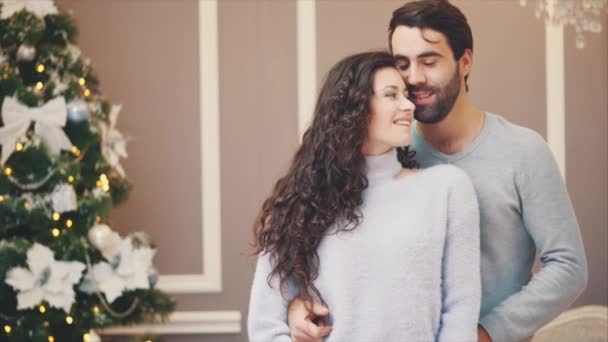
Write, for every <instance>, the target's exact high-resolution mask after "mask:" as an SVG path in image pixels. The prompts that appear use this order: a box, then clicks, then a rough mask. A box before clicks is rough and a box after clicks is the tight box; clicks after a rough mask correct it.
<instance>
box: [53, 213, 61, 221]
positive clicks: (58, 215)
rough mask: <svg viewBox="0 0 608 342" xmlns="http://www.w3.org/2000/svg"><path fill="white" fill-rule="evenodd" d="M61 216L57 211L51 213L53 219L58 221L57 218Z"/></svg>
mask: <svg viewBox="0 0 608 342" xmlns="http://www.w3.org/2000/svg"><path fill="white" fill-rule="evenodd" d="M60 218H61V215H60V214H59V213H57V212H55V213H53V221H59V219H60Z"/></svg>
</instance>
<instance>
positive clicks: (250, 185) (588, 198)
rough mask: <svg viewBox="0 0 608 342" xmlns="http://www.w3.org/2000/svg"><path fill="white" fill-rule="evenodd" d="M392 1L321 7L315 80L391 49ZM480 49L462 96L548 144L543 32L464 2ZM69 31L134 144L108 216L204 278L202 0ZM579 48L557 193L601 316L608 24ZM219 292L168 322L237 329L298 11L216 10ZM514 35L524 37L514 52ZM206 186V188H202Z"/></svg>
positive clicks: (278, 165)
mask: <svg viewBox="0 0 608 342" xmlns="http://www.w3.org/2000/svg"><path fill="white" fill-rule="evenodd" d="M401 3H402V1H362V0H350V1H349V0H333V1H318V2H317V5H316V15H317V25H316V32H317V41H316V44H317V62H318V63H317V70H313V71H312V72H315V73H316V75H317V79H318V82H319V83H320V82H321V80H322V76H323V75H324V74H325V72H326V71H327V69H328V68H329V67H330V66H331V65H332V64H333V63H334V62H336V61H337V59H338V58H340V57H342V56H345V55H347V54H349V53H352V52H357V51H361V50H366V49H377V48H384V47H385V46H386V26H387V23H388V19H389V18H390V14H391V12H392V10H393V9H395V8H397V7H398V6H399V5H400V4H401ZM455 3H457V4H458V5H461V6H462V8H463V10H464V11H465V13H466V14H467V16H468V18H469V21H470V22H471V25H472V28H473V32H474V37H475V64H474V69H473V73H472V76H471V78H470V87H471V96H472V98H473V100H474V102H475V103H476V104H477V105H478V106H479V107H480V108H482V109H485V110H490V111H493V112H496V113H500V114H502V115H504V116H506V117H507V118H509V119H510V120H512V121H514V122H516V123H519V124H522V125H525V126H528V127H531V128H533V129H535V130H536V131H538V132H539V133H541V134H543V135H546V113H545V112H546V105H545V82H544V79H545V69H544V65H545V46H544V43H545V42H544V25H543V23H541V22H540V21H538V20H537V19H536V18H534V15H533V10H532V9H531V8H530V7H528V8H521V7H519V5H518V3H519V2H518V1H488V0H467V1H465V0H460V1H455ZM59 4H60V5H61V6H62V7H63V8H65V9H72V10H73V11H74V15H75V17H76V20H77V21H78V24H79V29H80V37H79V45H80V46H81V48H82V50H83V52H84V53H85V54H86V55H88V56H90V57H91V59H92V60H93V62H94V64H95V65H96V70H97V73H98V75H99V78H100V80H101V83H102V87H103V88H102V89H103V91H104V93H105V95H107V97H108V98H109V99H111V100H112V101H113V102H116V103H122V104H123V114H122V116H121V117H120V119H119V128H121V129H122V131H124V132H125V133H126V134H128V135H130V136H132V137H133V140H132V141H131V142H130V144H129V155H130V157H129V159H128V160H126V161H125V162H124V165H125V169H126V171H127V174H128V176H129V178H130V179H131V180H132V181H133V183H134V185H135V190H134V191H133V193H132V197H131V199H130V201H129V202H128V203H127V204H126V205H125V206H124V207H122V208H119V209H116V210H115V211H114V213H113V215H112V224H113V227H114V228H115V229H116V230H119V231H121V232H126V231H132V230H140V229H142V230H146V231H147V232H149V233H150V234H151V235H152V237H153V238H154V240H155V241H156V242H157V244H158V247H159V248H158V249H159V252H158V254H157V257H156V264H157V266H158V268H159V269H160V271H161V273H164V274H166V273H200V272H201V271H204V270H202V264H201V247H200V240H201V224H202V223H201V219H200V210H201V209H200V208H201V198H202V197H201V194H200V191H199V189H200V187H201V170H200V162H201V161H200V148H201V147H200V139H201V137H200V131H199V114H200V113H199V108H200V107H199V106H200V102H199V101H200V99H199V89H200V88H199V79H198V75H199V55H198V38H199V37H198V4H197V1H196V0H180V1H169V0H129V1H123V0H105V1H92V0H87V1H82V0H80V1H77V0H61V1H59ZM604 25H605V26H604V27H605V29H604V33H602V34H601V35H595V36H591V35H589V36H588V37H589V45H588V47H587V49H585V50H582V51H580V50H576V49H574V48H573V37H572V33H571V32H570V30H569V29H568V30H566V37H565V45H566V52H565V57H566V91H567V97H566V109H567V113H566V114H567V117H566V118H567V122H566V139H567V151H566V152H567V160H566V161H567V170H568V171H567V172H568V174H567V181H568V189H569V192H570V194H571V196H572V201H573V203H574V206H575V208H576V211H577V216H578V218H579V221H580V224H581V229H582V231H583V235H584V239H585V243H586V246H587V254H588V258H589V263H590V268H591V276H590V283H589V288H588V289H587V291H586V292H585V293H584V294H583V296H582V297H581V299H580V300H579V301H578V303H577V304H590V303H594V304H608V300H607V297H606V296H607V295H606V288H607V281H606V277H607V273H606V271H605V265H606V263H607V262H608V260H607V259H608V257H607V254H606V249H607V248H606V247H607V246H606V240H607V238H608V237H607V233H606V231H607V228H608V218H607V214H606V208H607V207H608V198H607V190H606V189H607V181H606V177H607V173H608V166H607V154H608V153H607V139H606V126H607V117H608V104H607V100H606V97H607V94H608V69H607V66H606V61H607V60H608V56H607V45H608V44H607V42H608V39H607V35H606V31H608V30H607V29H606V28H608V23H606V22H604ZM218 26H219V63H220V65H219V75H220V85H219V91H220V115H221V116H220V118H221V119H220V125H221V129H220V137H221V139H220V145H221V146H220V151H221V164H220V166H221V184H220V185H221V197H222V201H221V208H222V216H221V219H222V239H223V242H222V251H223V253H222V258H223V262H222V266H223V291H222V292H221V293H219V294H186V295H177V296H176V298H177V299H178V300H179V304H178V310H180V311H183V310H191V311H209V310H240V312H241V313H242V314H243V324H242V327H243V329H242V331H243V332H244V331H245V321H246V313H247V301H248V295H249V286H250V282H251V277H252V271H253V258H251V257H250V256H249V253H250V251H251V250H250V247H249V246H248V243H249V242H250V241H251V238H252V233H251V225H252V221H253V218H254V217H255V214H256V212H257V210H258V209H259V207H260V205H261V201H262V200H263V199H264V197H265V196H266V195H267V194H268V192H269V191H270V189H271V187H272V184H273V182H274V181H275V180H276V179H277V177H278V176H279V175H280V174H281V173H282V172H283V171H284V170H285V168H286V166H287V164H288V162H289V160H290V158H291V156H292V153H293V151H294V149H295V148H296V146H297V116H296V113H297V88H296V87H297V73H296V71H297V54H296V53H297V51H296V43H297V42H296V37H297V34H296V4H295V1H294V0H284V1H283V0H282V1H279V0H266V1H262V0H255V1H254V0H228V1H226V0H221V1H219V8H218ZM521 38H524V39H521ZM203 186H204V184H203ZM201 340H204V341H226V342H228V341H245V340H246V338H245V335H244V333H242V334H239V335H226V336H221V335H208V336H181V337H177V336H171V337H169V338H167V341H170V342H173V341H175V342H186V341H201Z"/></svg>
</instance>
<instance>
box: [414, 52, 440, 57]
mask: <svg viewBox="0 0 608 342" xmlns="http://www.w3.org/2000/svg"><path fill="white" fill-rule="evenodd" d="M427 57H443V55H442V54H440V53H439V52H436V51H428V52H423V53H421V54H419V55H418V56H416V58H427Z"/></svg>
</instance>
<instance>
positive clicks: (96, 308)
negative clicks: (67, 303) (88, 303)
mask: <svg viewBox="0 0 608 342" xmlns="http://www.w3.org/2000/svg"><path fill="white" fill-rule="evenodd" d="M99 312H100V310H99V306H97V305H95V306H94V307H93V313H94V314H98V313H99Z"/></svg>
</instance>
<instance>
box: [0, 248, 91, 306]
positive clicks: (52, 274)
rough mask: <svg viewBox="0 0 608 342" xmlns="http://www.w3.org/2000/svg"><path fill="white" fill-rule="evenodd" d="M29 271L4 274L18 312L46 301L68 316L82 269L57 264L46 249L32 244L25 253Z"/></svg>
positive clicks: (17, 269)
mask: <svg viewBox="0 0 608 342" xmlns="http://www.w3.org/2000/svg"><path fill="white" fill-rule="evenodd" d="M27 265H28V268H23V267H14V268H12V269H10V270H9V271H8V272H7V273H6V280H5V281H6V283H7V284H8V285H10V286H12V287H13V288H14V289H15V290H17V291H18V292H19V293H18V294H17V309H18V310H22V309H27V308H33V307H35V306H36V305H38V304H40V303H41V302H42V301H44V300H46V301H47V302H48V303H49V305H50V306H52V307H56V308H60V309H63V310H64V311H65V312H70V307H71V306H72V304H73V303H74V301H75V292H74V289H73V286H74V284H77V283H78V282H79V281H80V277H81V275H82V271H84V269H85V268H86V267H85V265H84V264H83V263H81V262H78V261H56V260H55V257H54V255H53V251H51V250H50V249H49V248H48V247H46V246H43V245H41V244H39V243H35V244H34V245H33V246H32V247H31V248H30V249H29V250H28V252H27Z"/></svg>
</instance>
